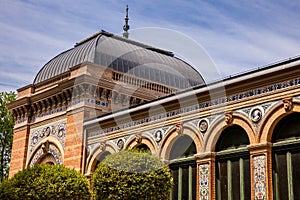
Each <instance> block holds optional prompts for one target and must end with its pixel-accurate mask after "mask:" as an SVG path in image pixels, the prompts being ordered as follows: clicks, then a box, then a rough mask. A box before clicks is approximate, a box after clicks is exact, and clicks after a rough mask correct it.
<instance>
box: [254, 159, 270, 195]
mask: <svg viewBox="0 0 300 200" xmlns="http://www.w3.org/2000/svg"><path fill="white" fill-rule="evenodd" d="M253 167H254V199H255V200H265V199H267V191H266V189H267V185H266V183H267V180H266V156H265V155H259V156H254V157H253Z"/></svg>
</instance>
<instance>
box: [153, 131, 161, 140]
mask: <svg viewBox="0 0 300 200" xmlns="http://www.w3.org/2000/svg"><path fill="white" fill-rule="evenodd" d="M154 139H155V141H156V142H160V141H161V139H162V131H161V130H157V131H156V132H155V133H154Z"/></svg>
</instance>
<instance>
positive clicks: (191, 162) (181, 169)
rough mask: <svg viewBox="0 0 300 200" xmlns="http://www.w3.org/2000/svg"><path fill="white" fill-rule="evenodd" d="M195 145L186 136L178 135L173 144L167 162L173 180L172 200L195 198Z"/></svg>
mask: <svg viewBox="0 0 300 200" xmlns="http://www.w3.org/2000/svg"><path fill="white" fill-rule="evenodd" d="M196 153H197V150H196V144H195V142H194V141H193V139H192V138H191V137H190V136H188V135H180V136H179V137H178V138H176V140H175V142H174V143H173V145H172V147H171V150H170V153H169V160H170V161H171V163H170V165H169V166H170V169H171V171H172V176H173V180H174V186H173V189H172V199H195V198H196V162H195V158H194V154H196Z"/></svg>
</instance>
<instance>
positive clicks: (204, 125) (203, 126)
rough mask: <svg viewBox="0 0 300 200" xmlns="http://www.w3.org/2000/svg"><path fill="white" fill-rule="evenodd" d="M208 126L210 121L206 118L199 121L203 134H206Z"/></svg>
mask: <svg viewBox="0 0 300 200" xmlns="http://www.w3.org/2000/svg"><path fill="white" fill-rule="evenodd" d="M207 128H208V122H207V120H206V119H202V120H200V122H199V130H200V132H201V133H202V134H204V133H205V132H206V131H207Z"/></svg>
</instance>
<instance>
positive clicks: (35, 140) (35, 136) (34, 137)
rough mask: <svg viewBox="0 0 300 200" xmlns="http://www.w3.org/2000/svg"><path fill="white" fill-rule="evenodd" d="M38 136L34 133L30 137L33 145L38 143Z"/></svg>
mask: <svg viewBox="0 0 300 200" xmlns="http://www.w3.org/2000/svg"><path fill="white" fill-rule="evenodd" d="M38 137H39V136H38V134H37V133H34V135H33V137H32V143H33V144H34V145H35V144H36V143H37V142H38Z"/></svg>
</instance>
